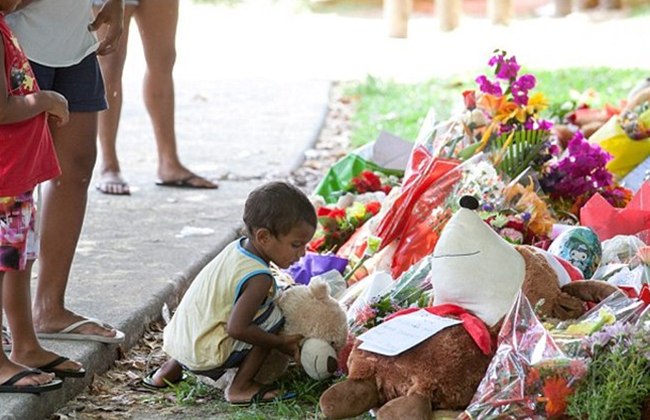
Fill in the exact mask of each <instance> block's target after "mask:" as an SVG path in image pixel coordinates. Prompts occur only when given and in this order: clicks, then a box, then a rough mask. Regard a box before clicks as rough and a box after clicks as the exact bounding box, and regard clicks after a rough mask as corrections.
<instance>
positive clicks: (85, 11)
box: [6, 0, 99, 67]
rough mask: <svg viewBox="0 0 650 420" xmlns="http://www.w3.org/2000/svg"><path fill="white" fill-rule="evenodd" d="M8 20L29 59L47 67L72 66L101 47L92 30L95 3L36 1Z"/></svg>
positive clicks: (12, 14)
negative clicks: (89, 26)
mask: <svg viewBox="0 0 650 420" xmlns="http://www.w3.org/2000/svg"><path fill="white" fill-rule="evenodd" d="M6 19H7V22H8V23H9V26H10V27H11V29H12V31H13V32H14V34H15V35H16V38H18V42H19V43H20V46H21V47H22V48H23V50H24V51H25V55H27V58H29V59H30V60H32V61H34V62H36V63H38V64H41V65H44V66H48V67H68V66H72V65H74V64H77V63H79V62H80V61H81V60H83V59H84V58H85V57H87V56H88V54H90V53H92V52H93V51H96V50H97V47H98V45H99V42H98V40H97V37H96V36H95V34H94V33H93V32H90V31H89V30H88V25H89V24H90V23H91V22H92V21H93V20H94V16H93V10H92V0H34V1H33V2H32V3H30V4H29V5H27V6H25V7H24V8H22V9H20V10H18V11H16V12H14V13H11V14H9V15H8V16H7V17H6Z"/></svg>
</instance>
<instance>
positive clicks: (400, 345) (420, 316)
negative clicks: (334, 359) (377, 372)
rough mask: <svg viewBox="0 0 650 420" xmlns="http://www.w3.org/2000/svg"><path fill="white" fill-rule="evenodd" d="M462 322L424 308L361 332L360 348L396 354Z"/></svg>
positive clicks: (390, 354)
mask: <svg viewBox="0 0 650 420" xmlns="http://www.w3.org/2000/svg"><path fill="white" fill-rule="evenodd" d="M460 323H461V321H459V320H457V319H451V318H443V317H441V316H438V315H433V314H430V313H429V312H427V311H425V310H423V309H422V310H419V311H417V312H412V313H410V314H407V315H401V316H398V317H397V318H393V319H391V320H389V321H386V322H384V323H383V324H380V325H378V326H376V327H374V328H372V329H370V330H368V331H366V332H365V333H363V334H361V335H360V336H359V337H358V338H359V340H361V341H363V343H362V344H361V345H360V346H359V348H360V349H361V350H366V351H371V352H373V353H378V354H383V355H384V356H396V355H398V354H400V353H402V352H404V351H406V350H408V349H410V348H412V347H415V346H416V345H418V344H420V343H421V342H423V341H424V340H426V339H427V338H429V337H431V336H433V335H434V334H436V333H437V332H439V331H442V330H443V329H445V328H447V327H451V326H452V325H456V324H460Z"/></svg>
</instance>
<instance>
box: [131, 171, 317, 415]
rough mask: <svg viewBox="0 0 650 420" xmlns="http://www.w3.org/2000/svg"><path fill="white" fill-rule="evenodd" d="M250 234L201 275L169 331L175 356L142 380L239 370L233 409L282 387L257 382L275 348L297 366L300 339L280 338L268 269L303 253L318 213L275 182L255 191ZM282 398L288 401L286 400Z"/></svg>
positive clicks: (158, 383)
mask: <svg viewBox="0 0 650 420" xmlns="http://www.w3.org/2000/svg"><path fill="white" fill-rule="evenodd" d="M244 224H245V227H246V236H245V237H243V238H240V239H237V240H235V241H234V242H232V243H231V244H229V245H228V246H226V248H225V249H224V250H223V251H221V253H220V254H219V255H217V256H216V257H215V258H214V259H213V260H212V261H211V262H210V263H209V264H208V265H207V266H206V267H205V268H203V270H201V272H200V273H199V275H198V276H197V277H196V279H195V280H194V282H193V283H192V285H191V286H190V287H189V289H188V290H187V292H186V294H185V296H184V297H183V299H182V301H181V303H180V305H179V306H178V309H177V310H176V313H175V314H174V316H173V317H172V319H171V321H170V323H169V325H167V327H166V328H165V331H164V337H163V339H164V344H163V350H164V351H165V352H166V353H167V355H168V356H170V357H171V359H170V360H168V361H167V362H165V363H164V364H163V365H162V367H161V368H160V369H158V370H156V371H152V372H151V373H150V374H149V375H147V377H145V378H144V379H143V383H144V384H145V385H147V386H150V387H155V388H163V387H165V386H167V383H168V382H169V383H175V382H178V381H180V380H181V379H182V376H183V370H184V369H187V370H189V371H191V372H193V373H196V374H199V375H204V376H208V377H210V378H212V379H215V380H216V379H218V378H219V377H220V376H221V375H223V373H224V372H225V370H226V369H228V368H233V367H238V368H239V369H238V371H237V374H236V375H235V377H234V379H233V381H232V383H231V385H230V386H229V387H228V389H227V390H226V399H227V400H228V401H229V402H230V403H231V404H236V405H248V404H253V403H264V402H268V401H272V400H274V399H277V398H278V394H277V389H274V388H273V387H271V386H262V385H261V384H259V383H257V382H255V381H254V377H255V375H256V373H257V372H258V370H259V368H260V366H261V365H262V363H263V361H264V359H265V357H266V355H267V354H268V352H269V351H270V350H271V349H278V350H280V351H281V352H283V353H285V354H287V355H290V356H292V357H294V359H296V360H299V347H298V343H299V342H300V339H301V338H302V337H300V336H280V335H277V332H278V331H279V329H280V328H281V327H282V324H283V322H284V319H283V318H282V314H281V313H280V311H279V309H278V308H277V307H276V306H275V304H274V300H275V298H276V296H277V294H278V288H277V285H276V284H275V280H274V279H273V277H272V275H271V271H270V270H269V263H271V262H273V263H275V264H276V265H277V266H279V267H280V268H287V267H289V266H290V265H291V264H293V263H294V262H296V261H298V260H299V259H300V258H301V257H302V256H303V255H304V254H305V246H306V245H307V243H308V242H309V241H310V240H311V238H312V236H313V235H314V232H315V229H316V213H315V211H314V207H313V206H312V204H311V203H310V201H309V199H308V198H307V197H306V196H305V194H304V193H302V192H301V191H300V190H299V189H298V188H296V187H294V186H292V185H289V184H287V183H284V182H272V183H269V184H266V185H263V186H261V187H259V188H257V189H255V190H254V191H253V192H252V193H251V194H250V195H249V196H248V199H247V200H246V204H245V207H244ZM283 397H289V395H285V396H283Z"/></svg>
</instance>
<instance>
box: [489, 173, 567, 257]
mask: <svg viewBox="0 0 650 420" xmlns="http://www.w3.org/2000/svg"><path fill="white" fill-rule="evenodd" d="M483 210H485V211H484V212H483V213H482V214H481V217H482V218H483V219H484V220H485V221H486V222H487V223H488V224H489V225H490V226H491V227H492V229H494V230H495V231H496V232H497V233H498V234H499V235H501V237H503V238H504V239H505V240H506V241H508V242H510V243H512V244H515V245H521V244H527V245H535V246H538V247H540V248H543V249H546V248H548V246H549V245H550V243H551V239H550V237H549V235H550V233H551V229H552V228H553V223H555V219H554V218H553V217H552V216H551V214H550V210H549V208H548V206H547V204H546V202H544V200H542V198H541V197H539V196H538V195H537V193H535V191H534V190H533V184H532V183H530V184H529V185H528V186H527V187H524V186H523V185H521V184H518V183H514V184H510V185H508V186H507V187H505V189H504V191H503V204H502V206H501V208H493V207H492V206H489V205H484V206H483Z"/></svg>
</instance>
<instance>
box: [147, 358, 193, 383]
mask: <svg viewBox="0 0 650 420" xmlns="http://www.w3.org/2000/svg"><path fill="white" fill-rule="evenodd" d="M181 380H183V367H182V366H181V365H180V363H178V362H177V361H176V360H174V359H169V360H167V361H166V362H165V363H163V364H162V366H160V367H159V368H158V369H156V370H154V371H151V372H149V374H148V375H147V376H145V377H144V378H143V379H142V384H143V385H144V386H147V387H149V388H166V387H168V386H169V384H170V383H171V384H175V383H177V382H180V381H181Z"/></svg>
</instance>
